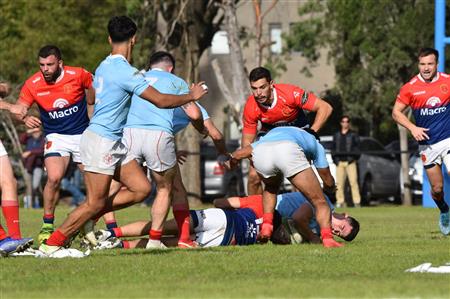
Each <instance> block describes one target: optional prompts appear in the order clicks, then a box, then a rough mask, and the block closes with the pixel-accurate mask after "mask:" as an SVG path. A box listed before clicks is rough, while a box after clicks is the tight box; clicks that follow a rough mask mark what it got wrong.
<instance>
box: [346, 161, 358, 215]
mask: <svg viewBox="0 0 450 299" xmlns="http://www.w3.org/2000/svg"><path fill="white" fill-rule="evenodd" d="M347 175H348V182H349V184H350V188H351V190H352V199H353V204H354V205H355V207H359V206H360V205H361V194H360V193H359V186H358V167H357V162H356V161H354V162H352V163H349V164H348V166H347Z"/></svg>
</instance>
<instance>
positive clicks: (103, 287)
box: [0, 206, 450, 299]
mask: <svg viewBox="0 0 450 299" xmlns="http://www.w3.org/2000/svg"><path fill="white" fill-rule="evenodd" d="M348 211H349V212H351V213H352V215H353V216H355V217H356V218H357V219H358V220H359V221H360V223H361V232H360V234H359V236H358V237H357V238H356V239H355V240H354V241H353V242H351V243H348V244H346V246H345V247H343V248H339V249H325V248H322V247H321V246H318V245H291V246H273V245H265V246H260V245H255V246H248V247H228V248H214V249H205V250H178V249H170V250H166V251H151V252H150V251H145V250H137V249H136V250H128V251H126V250H118V249H117V250H109V251H102V252H92V254H91V256H90V257H87V258H85V259H81V260H73V259H64V260H52V259H36V258H32V257H20V258H3V259H0V274H1V279H0V298H2V299H3V298H149V297H154V298H174V297H177V298H266V297H269V298H307V297H314V298H317V297H320V298H325V297H326V298H337V297H340V298H361V297H366V298H449V295H450V274H428V273H423V274H422V273H405V272H404V271H405V270H406V269H408V268H411V267H414V266H417V265H419V264H421V263H425V262H431V263H433V266H440V265H443V264H444V263H446V262H450V237H443V236H442V235H441V234H440V232H439V231H438V226H437V219H438V211H437V210H435V209H424V208H420V207H411V208H406V207H390V206H389V207H371V208H361V209H352V210H348ZM67 212H68V210H67V209H65V208H59V210H58V214H57V222H58V223H60V222H62V220H63V217H64V215H65V214H66V213H67ZM41 214H42V211H41V210H37V211H36V210H21V221H22V227H23V229H22V230H23V232H24V236H30V235H33V236H35V237H36V234H37V232H38V230H39V227H40V218H41ZM148 215H149V211H148V209H147V208H138V207H133V208H130V209H128V210H124V211H121V212H120V213H119V214H118V220H119V223H122V224H124V223H128V222H130V221H133V220H135V219H146V218H147V217H148ZM98 226H99V227H103V224H102V223H99V224H98Z"/></svg>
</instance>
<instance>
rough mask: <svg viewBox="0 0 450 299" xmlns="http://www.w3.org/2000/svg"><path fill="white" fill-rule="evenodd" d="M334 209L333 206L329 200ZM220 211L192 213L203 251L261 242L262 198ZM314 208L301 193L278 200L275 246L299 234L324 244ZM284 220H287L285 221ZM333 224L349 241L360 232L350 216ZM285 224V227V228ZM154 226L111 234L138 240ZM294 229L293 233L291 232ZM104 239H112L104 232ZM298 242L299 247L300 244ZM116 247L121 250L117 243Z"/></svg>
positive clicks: (167, 229)
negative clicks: (289, 225) (258, 235)
mask: <svg viewBox="0 0 450 299" xmlns="http://www.w3.org/2000/svg"><path fill="white" fill-rule="evenodd" d="M327 203H328V205H329V206H330V208H331V209H333V206H332V204H331V202H329V200H328V199H327ZM214 204H215V206H216V207H217V208H212V209H204V210H192V211H190V213H191V216H192V217H191V219H192V221H191V232H192V233H193V234H195V238H196V242H197V243H198V244H199V245H200V246H201V247H215V246H226V245H251V244H255V243H256V242H257V238H256V235H257V234H258V231H259V227H260V224H261V218H262V215H263V201H262V195H251V196H248V197H229V198H224V199H217V200H215V201H214ZM313 209H314V208H313V207H312V206H311V204H310V203H309V202H308V200H307V199H306V197H305V196H304V195H303V194H302V193H300V192H294V193H285V194H280V195H278V196H277V208H276V211H277V212H276V214H275V218H276V220H274V222H276V223H275V224H274V231H275V232H274V234H273V235H272V239H271V240H272V242H273V243H276V244H290V243H292V241H291V236H290V235H291V234H292V235H293V234H295V233H297V230H299V231H300V233H301V234H302V236H303V240H302V242H311V243H320V238H319V237H318V235H320V228H319V227H318V225H317V222H316V219H315V218H314V215H313V213H305V212H308V211H310V210H313ZM281 218H283V219H281ZM285 220H292V222H293V223H294V225H295V227H288V224H287V222H286V221H285ZM331 223H332V227H333V234H335V235H336V236H339V237H341V238H343V239H344V240H346V241H352V240H353V239H354V238H355V237H356V235H357V234H358V231H359V223H358V221H356V219H354V218H352V217H350V216H348V215H347V214H339V213H334V212H333V214H332V218H331ZM281 224H283V227H282V225H281ZM150 225H151V222H148V221H138V222H134V223H130V224H128V225H125V226H123V227H118V228H114V229H112V230H110V232H112V234H111V235H115V236H117V237H137V236H142V235H145V233H146V230H147V228H148V227H149V226H150ZM291 229H292V232H291V231H290V230H291ZM176 232H177V226H176V225H175V221H174V220H173V219H172V220H169V221H167V222H166V224H165V225H164V234H165V235H166V237H164V241H165V242H166V243H167V244H168V245H171V244H174V242H173V240H172V238H170V237H167V235H172V234H176ZM102 235H104V236H107V237H108V236H109V235H108V234H107V233H105V232H102ZM145 240H146V239H140V240H133V241H122V242H121V245H122V247H124V248H135V247H143V246H145ZM299 241H300V240H298V239H297V242H296V243H300V242H299ZM110 242H115V244H116V246H120V243H117V242H116V240H113V239H110Z"/></svg>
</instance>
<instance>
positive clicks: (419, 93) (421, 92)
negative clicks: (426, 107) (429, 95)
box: [413, 90, 426, 96]
mask: <svg viewBox="0 0 450 299" xmlns="http://www.w3.org/2000/svg"><path fill="white" fill-rule="evenodd" d="M425 93H426V91H425V90H421V91H416V92H415V93H413V96H418V95H421V94H425Z"/></svg>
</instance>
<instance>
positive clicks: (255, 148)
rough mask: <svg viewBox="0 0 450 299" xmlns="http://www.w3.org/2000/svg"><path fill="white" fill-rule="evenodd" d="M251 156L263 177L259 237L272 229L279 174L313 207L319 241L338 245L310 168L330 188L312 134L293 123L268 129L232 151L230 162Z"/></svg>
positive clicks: (330, 180) (267, 235) (325, 165)
mask: <svg viewBox="0 0 450 299" xmlns="http://www.w3.org/2000/svg"><path fill="white" fill-rule="evenodd" d="M250 157H252V160H253V165H254V167H255V169H256V171H257V172H258V175H259V176H260V177H261V179H262V180H263V182H264V184H265V187H264V192H263V201H264V216H263V225H262V227H261V233H260V237H261V239H262V240H268V239H269V238H270V236H271V234H272V230H273V225H272V221H273V211H274V209H275V204H276V194H277V192H278V190H279V187H280V184H281V182H282V179H283V176H284V177H286V178H287V179H288V180H289V181H290V182H291V183H292V184H293V185H294V186H295V187H296V188H297V189H298V190H299V191H300V192H302V193H303V194H304V195H305V196H306V197H307V198H308V200H309V201H310V202H311V203H312V205H313V206H314V208H315V210H316V211H315V216H316V219H317V222H318V223H319V225H320V228H321V232H320V234H321V237H322V243H323V245H324V246H325V247H340V246H342V244H340V243H338V242H336V241H334V239H333V235H332V230H331V222H330V219H331V211H330V207H329V206H328V205H327V202H326V200H325V197H324V195H323V192H322V189H321V188H320V183H319V181H318V179H317V177H316V175H315V174H314V171H313V170H312V168H311V165H310V161H311V160H312V161H313V164H314V165H315V166H316V168H317V170H318V173H319V175H320V176H321V178H322V180H323V183H324V186H325V189H334V188H335V187H334V186H335V184H334V179H333V177H332V176H331V173H330V169H329V167H328V163H327V160H326V157H325V150H324V149H323V146H322V145H321V144H320V143H319V142H318V141H317V140H316V138H315V137H314V136H313V135H311V134H309V133H307V132H306V131H304V130H302V129H299V128H296V127H278V128H274V129H272V130H270V131H269V132H268V133H267V134H266V135H265V136H263V137H261V138H260V139H259V141H257V142H255V143H253V144H251V145H248V146H246V147H244V148H242V149H239V150H237V151H235V152H234V153H233V154H232V159H231V161H230V165H235V164H237V162H238V161H239V160H242V159H244V158H250Z"/></svg>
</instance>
